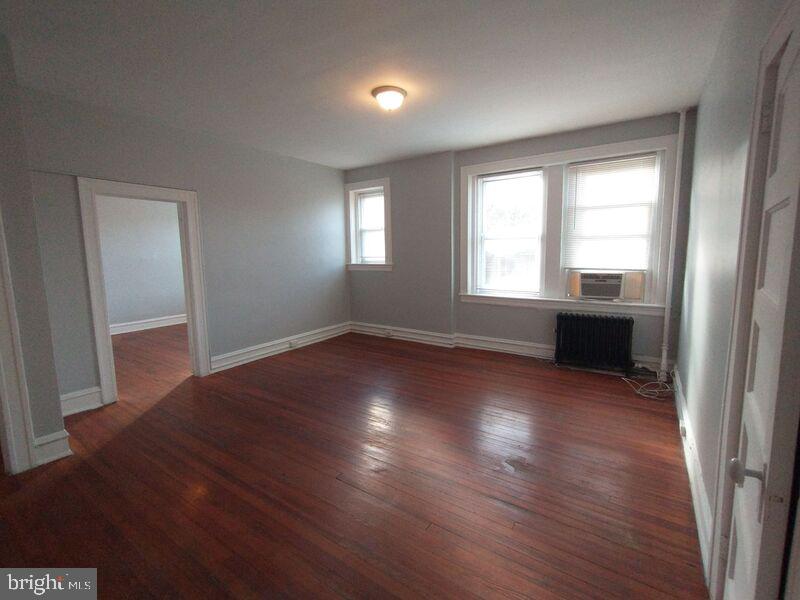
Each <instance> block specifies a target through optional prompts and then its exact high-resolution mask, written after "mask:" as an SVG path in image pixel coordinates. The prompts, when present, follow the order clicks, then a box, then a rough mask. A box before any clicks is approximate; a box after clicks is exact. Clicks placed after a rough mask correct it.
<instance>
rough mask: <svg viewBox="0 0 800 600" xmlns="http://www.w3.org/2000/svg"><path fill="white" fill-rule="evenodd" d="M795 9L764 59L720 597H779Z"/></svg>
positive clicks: (794, 187) (798, 117)
mask: <svg viewBox="0 0 800 600" xmlns="http://www.w3.org/2000/svg"><path fill="white" fill-rule="evenodd" d="M798 6H800V3H798V2H794V4H793V6H792V8H791V9H790V10H789V11H787V12H786V13H784V16H783V18H782V20H781V22H780V23H779V25H778V26H777V27H776V29H775V30H774V31H773V34H772V36H771V38H770V40H769V42H768V43H767V46H766V47H765V53H766V54H765V55H764V56H762V65H764V68H762V70H761V73H762V80H761V82H760V85H765V86H771V89H770V90H768V91H767V92H765V93H764V94H763V96H764V98H763V99H762V102H763V105H762V112H761V117H762V118H761V122H760V123H759V126H760V127H761V131H762V132H765V131H766V129H768V128H771V131H769V139H770V144H769V148H770V149H769V159H768V162H767V171H766V180H765V183H764V187H763V203H762V206H761V234H760V239H759V250H758V252H759V255H758V267H757V269H758V270H757V273H756V281H755V286H754V289H753V303H752V306H753V310H752V318H751V322H750V341H749V342H750V343H749V348H748V357H747V372H746V374H745V391H744V399H743V405H742V425H741V432H740V441H739V452H738V456H736V457H731V458H730V463H729V466H728V467H729V474H730V476H731V478H732V479H733V480H734V481H735V482H736V486H735V488H734V497H733V510H732V516H731V534H730V549H729V556H728V572H727V580H726V585H725V598H730V599H736V600H744V599H747V600H752V599H757V600H768V599H771V598H777V597H778V594H779V589H780V579H781V567H782V563H783V556H784V544H785V538H786V527H787V522H788V512H789V503H790V495H791V486H792V475H793V467H794V461H793V457H794V452H795V444H796V441H797V428H798V418H800V389H798V386H797V384H798V372H800V368H798V365H797V361H798V359H797V357H798V351H797V345H798V331H797V323H798V320H797V317H796V315H797V312H798V310H799V309H800V306H798V295H800V293H799V292H798V288H800V283H799V282H798V279H800V242H798V234H800V230H799V229H798V219H797V213H798V210H797V205H798V189H800V64H798V49H799V48H800V45H799V43H800V40H798V38H799V37H800V21H799V20H798V12H799V11H798Z"/></svg>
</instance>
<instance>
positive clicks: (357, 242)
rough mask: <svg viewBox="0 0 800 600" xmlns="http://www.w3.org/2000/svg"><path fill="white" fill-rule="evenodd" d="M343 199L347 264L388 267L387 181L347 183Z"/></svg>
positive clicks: (389, 248) (361, 266) (389, 263)
mask: <svg viewBox="0 0 800 600" xmlns="http://www.w3.org/2000/svg"><path fill="white" fill-rule="evenodd" d="M347 202H348V219H349V225H350V227H349V229H350V237H349V240H348V242H349V263H348V267H349V268H353V269H370V268H375V269H380V268H384V267H388V266H391V245H390V235H389V220H390V219H389V182H388V180H379V181H372V182H364V183H361V184H351V185H348V186H347Z"/></svg>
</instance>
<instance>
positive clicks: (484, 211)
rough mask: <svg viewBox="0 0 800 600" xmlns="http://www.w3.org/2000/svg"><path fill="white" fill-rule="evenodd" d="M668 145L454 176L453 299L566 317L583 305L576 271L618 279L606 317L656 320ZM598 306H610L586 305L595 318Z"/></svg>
mask: <svg viewBox="0 0 800 600" xmlns="http://www.w3.org/2000/svg"><path fill="white" fill-rule="evenodd" d="M675 142H676V136H674V135H669V136H664V137H659V138H649V139H643V140H635V141H630V142H620V143H615V144H608V145H606V146H593V147H590V148H579V149H575V150H568V151H564V152H554V153H552V154H544V155H540V156H533V157H526V158H520V159H511V160H503V161H497V162H493V163H486V164H480V165H468V166H465V167H462V168H461V246H460V248H461V250H460V255H461V270H460V295H461V298H462V300H464V301H466V302H480V303H488V304H510V305H530V306H543V307H544V306H549V307H555V308H562V307H563V308H566V307H568V306H574V303H575V302H590V301H591V300H589V299H586V300H584V299H581V298H576V294H574V290H573V284H574V282H575V280H576V277H579V275H580V273H579V272H586V271H600V272H606V271H615V272H619V271H623V272H626V274H625V275H624V294H621V298H618V299H617V300H618V301H617V302H615V303H613V305H614V307H615V308H614V309H612V308H611V307H610V306H609V307H608V310H607V311H606V312H613V311H615V310H618V309H617V308H616V307H618V306H621V305H624V304H626V303H627V304H629V305H636V306H638V308H635V307H633V308H630V311H631V312H636V311H638V312H640V314H653V315H657V314H659V312H658V311H659V310H660V309H661V308H662V307H663V303H664V298H665V295H666V280H667V270H668V261H667V260H666V258H667V257H668V256H669V244H670V228H671V219H672V203H673V197H672V196H673V190H674V173H675V159H676V144H675ZM634 284H636V286H634ZM634 287H636V289H635V290H634ZM634 291H635V292H636V293H633V292H634ZM578 296H580V294H578ZM602 302H605V303H606V304H611V303H612V301H611V300H607V301H600V302H597V301H594V303H593V306H595V307H598V310H603V307H602V306H599V305H600V304H602ZM621 308H624V307H621Z"/></svg>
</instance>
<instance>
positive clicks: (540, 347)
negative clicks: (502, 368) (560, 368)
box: [453, 333, 555, 360]
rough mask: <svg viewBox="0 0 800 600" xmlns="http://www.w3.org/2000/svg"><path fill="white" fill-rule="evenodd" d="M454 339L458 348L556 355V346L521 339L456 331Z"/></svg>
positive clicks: (550, 357) (539, 356) (549, 356)
mask: <svg viewBox="0 0 800 600" xmlns="http://www.w3.org/2000/svg"><path fill="white" fill-rule="evenodd" d="M453 341H454V342H455V346H456V347H458V348H476V349H478V350H490V351H492V352H505V353H507V354H521V355H523V356H535V357H536V358H544V359H548V360H549V359H552V358H553V356H555V346H550V345H548V344H537V343H535V342H522V341H519V340H504V339H501V338H490V337H484V336H480V335H470V334H467V333H456V334H454V335H453Z"/></svg>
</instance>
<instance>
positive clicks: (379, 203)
mask: <svg viewBox="0 0 800 600" xmlns="http://www.w3.org/2000/svg"><path fill="white" fill-rule="evenodd" d="M358 208H359V224H360V226H361V227H362V228H363V229H383V194H382V193H379V194H375V193H371V194H361V195H359V197H358Z"/></svg>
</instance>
